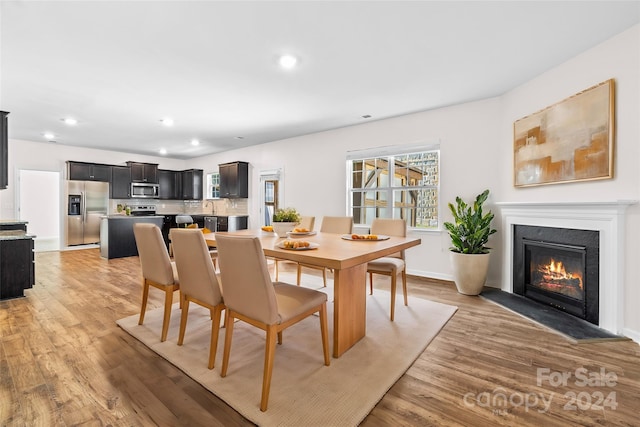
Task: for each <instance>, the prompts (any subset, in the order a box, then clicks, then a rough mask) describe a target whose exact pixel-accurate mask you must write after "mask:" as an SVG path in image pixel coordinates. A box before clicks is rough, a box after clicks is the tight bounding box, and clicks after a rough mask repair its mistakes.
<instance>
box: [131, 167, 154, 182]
mask: <svg viewBox="0 0 640 427" xmlns="http://www.w3.org/2000/svg"><path fill="white" fill-rule="evenodd" d="M127 166H129V167H130V168H131V182H148V183H150V184H157V183H158V165H157V164H156V163H138V162H127Z"/></svg>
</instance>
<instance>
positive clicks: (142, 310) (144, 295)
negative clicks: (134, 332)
mask: <svg viewBox="0 0 640 427" xmlns="http://www.w3.org/2000/svg"><path fill="white" fill-rule="evenodd" d="M147 299H149V284H148V283H147V281H146V280H145V279H142V304H141V307H140V319H139V320H138V325H142V323H143V322H144V313H145V312H146V311H147Z"/></svg>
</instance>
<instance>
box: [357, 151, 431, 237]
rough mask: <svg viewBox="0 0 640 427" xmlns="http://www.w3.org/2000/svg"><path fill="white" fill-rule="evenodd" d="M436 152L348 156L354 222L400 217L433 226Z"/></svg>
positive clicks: (410, 223) (417, 224)
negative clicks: (355, 158)
mask: <svg viewBox="0 0 640 427" xmlns="http://www.w3.org/2000/svg"><path fill="white" fill-rule="evenodd" d="M439 155H440V153H439V151H438V150H433V151H425V152H419V153H411V154H403V155H398V156H381V157H376V158H368V159H358V160H351V162H350V167H351V183H350V184H351V187H350V191H351V193H352V194H351V197H350V202H351V206H350V208H351V212H352V215H353V219H354V223H355V224H361V225H369V224H371V221H372V220H373V219H374V218H403V219H405V220H406V221H407V225H408V226H409V227H412V228H420V229H437V228H438V226H439V220H438V203H439V200H438V192H439V190H438V187H439V184H440V182H439V172H440V171H439ZM390 177H392V179H390Z"/></svg>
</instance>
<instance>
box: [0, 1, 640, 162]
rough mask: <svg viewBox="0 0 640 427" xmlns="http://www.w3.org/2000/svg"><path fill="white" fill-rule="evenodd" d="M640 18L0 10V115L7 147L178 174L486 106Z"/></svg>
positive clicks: (477, 8) (571, 11) (523, 13)
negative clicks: (262, 147) (172, 162)
mask: <svg viewBox="0 0 640 427" xmlns="http://www.w3.org/2000/svg"><path fill="white" fill-rule="evenodd" d="M639 17H640V2H638V1H628V2H617V1H567V2H550V1H549V2H543V1H533V2H487V1H471V2H459V1H446V2H445V1H409V2H401V1H393V2H392V1H389V2H385V1H355V2H347V1H319V2H312V1H286V2H272V1H257V2H249V1H234V2H230V1H228V2H223V1H198V2H195V1H168V2H167V1H164V2H156V1H143V0H141V1H128V2H126V1H122V2H120V1H118V2H113V1H109V2H107V1H81V2H79V1H42V2H32V1H9V0H4V1H1V2H0V24H1V30H0V43H1V44H0V61H1V62H0V109H2V110H5V111H9V112H10V113H11V114H10V116H9V138H11V139H22V140H30V141H42V142H46V141H47V140H48V139H52V140H54V141H55V143H57V144H64V145H70V146H82V147H94V148H101V149H108V150H115V151H122V152H129V153H137V154H145V155H155V156H157V155H159V150H160V149H161V148H164V149H166V150H167V154H166V156H167V157H170V158H176V159H189V158H193V157H198V156H203V155H207V154H212V153H216V152H221V151H226V150H231V149H235V148H239V147H245V146H249V145H254V144H262V143H265V142H270V141H275V140H279V139H284V138H289V137H294V136H299V135H304V134H309V133H314V132H320V131H324V130H328V129H335V128H339V127H344V126H350V125H355V124H361V123H365V122H366V121H371V120H379V119H384V118H388V117H393V116H398V115H403V114H407V113H412V112H418V111H424V110H430V109H434V108H440V107H443V106H447V105H453V104H459V103H464V102H469V101H474V100H479V99H485V98H490V97H494V96H499V95H501V94H503V93H505V92H506V91H509V90H510V89H512V88H514V87H516V86H518V85H520V84H522V83H524V82H526V81H528V80H530V79H531V78H533V77H535V76H537V75H539V74H541V73H543V72H544V71H546V70H548V69H550V68H552V67H554V66H556V65H558V64H560V63H562V62H564V61H566V60H568V59H569V58H571V57H573V56H575V55H577V54H579V53H581V52H584V51H585V50H587V49H589V48H590V47H592V46H594V45H596V44H598V43H600V42H602V41H604V40H606V39H608V38H610V37H611V36H613V35H615V34H618V33H620V32H622V31H623V30H625V29H627V28H629V27H631V26H633V25H635V24H637V23H638V22H639ZM283 53H291V54H294V55H296V56H297V57H298V58H299V63H298V66H297V67H296V68H294V69H292V70H284V69H281V68H280V67H279V66H278V63H277V59H278V56H279V55H281V54H283ZM363 116H370V117H368V118H365V117H363ZM65 117H73V118H75V119H76V120H77V121H78V123H77V124H76V125H74V126H69V125H66V124H65V123H64V122H63V121H62V119H63V118H65ZM165 117H170V118H172V119H173V120H174V125H173V126H172V127H166V126H163V125H162V124H161V122H160V120H161V119H162V118H165ZM45 132H51V133H53V134H54V137H49V138H46V137H45V136H44V133H45ZM194 138H195V139H198V140H199V141H200V144H199V145H198V146H194V145H192V144H191V140H192V139H194Z"/></svg>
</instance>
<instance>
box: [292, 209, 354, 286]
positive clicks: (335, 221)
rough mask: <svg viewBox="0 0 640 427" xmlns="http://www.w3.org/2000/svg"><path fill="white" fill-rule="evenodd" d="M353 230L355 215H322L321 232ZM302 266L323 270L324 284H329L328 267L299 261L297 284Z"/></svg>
mask: <svg viewBox="0 0 640 427" xmlns="http://www.w3.org/2000/svg"><path fill="white" fill-rule="evenodd" d="M352 231H353V217H350V216H325V217H322V224H321V225H320V232H321V233H335V234H351V232H352ZM302 267H305V268H313V269H316V270H321V271H322V282H323V284H324V286H325V287H326V286H327V269H326V268H325V267H318V266H317V265H309V264H302V263H298V277H297V285H298V286H300V278H301V276H302Z"/></svg>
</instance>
